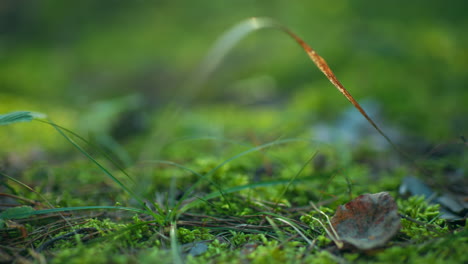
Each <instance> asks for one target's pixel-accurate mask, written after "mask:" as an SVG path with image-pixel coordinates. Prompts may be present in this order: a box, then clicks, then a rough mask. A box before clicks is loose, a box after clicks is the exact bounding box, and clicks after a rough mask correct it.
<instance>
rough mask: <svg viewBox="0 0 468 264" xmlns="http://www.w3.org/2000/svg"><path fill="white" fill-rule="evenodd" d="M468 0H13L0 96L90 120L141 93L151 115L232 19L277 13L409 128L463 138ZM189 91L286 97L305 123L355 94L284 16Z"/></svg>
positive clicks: (5, 108)
mask: <svg viewBox="0 0 468 264" xmlns="http://www.w3.org/2000/svg"><path fill="white" fill-rule="evenodd" d="M467 7H468V4H466V1H463V0H449V1H427V0H424V1H422V0H417V1H402V0H397V1H383V2H382V1H380V2H379V1H368V0H354V1H329V0H327V1H320V0H317V1H274V0H268V1H263V0H257V1H245V0H239V1H208V0H198V1H120V0H100V1H95V0H81V1H62V0H42V1H41V0H37V1H32V0H2V1H0V110H1V112H2V113H5V112H10V111H16V110H33V111H38V112H45V113H47V114H49V116H51V118H53V119H54V120H56V121H57V122H58V123H60V124H63V125H64V126H69V127H71V128H75V129H76V128H77V127H79V128H80V129H82V130H84V131H85V133H87V132H86V130H87V129H90V130H92V129H99V128H101V127H104V128H105V127H106V126H110V125H109V124H106V122H111V121H109V120H113V119H112V115H120V116H121V114H122V112H125V111H124V110H128V109H129V111H130V112H132V111H140V110H141V109H139V108H141V107H143V108H144V110H141V111H144V112H145V113H146V114H147V115H146V117H145V118H149V119H152V118H154V117H153V116H152V115H153V114H155V113H156V115H157V113H158V111H159V110H161V109H164V108H165V107H166V105H167V104H168V102H173V100H179V99H182V100H183V98H184V91H183V89H182V90H181V89H180V87H181V86H183V84H184V83H185V82H186V81H187V78H188V76H190V75H191V74H192V73H193V72H194V71H196V69H197V66H198V65H199V63H200V61H201V60H202V59H203V57H204V56H205V55H206V53H207V51H208V50H209V49H210V47H211V46H212V45H213V43H214V42H215V41H216V39H217V38H218V37H220V36H221V35H222V34H223V32H225V31H226V30H228V29H229V28H230V27H232V26H233V25H235V24H236V23H239V22H240V21H242V20H244V19H246V18H249V17H252V16H267V17H271V18H273V19H275V20H277V21H279V22H280V23H282V24H284V25H286V26H287V27H289V28H290V29H291V30H293V31H294V32H296V33H297V34H298V35H299V36H300V37H302V38H303V39H304V40H305V41H306V42H307V43H309V44H310V45H311V46H312V47H313V48H314V49H315V50H316V51H317V52H318V53H319V54H320V55H321V56H322V57H324V58H325V59H326V60H327V61H328V63H329V65H330V66H331V68H332V69H333V71H334V72H335V73H336V75H337V76H338V78H339V79H340V80H341V82H342V83H343V84H344V85H345V87H346V88H347V89H348V90H349V91H350V92H351V93H352V94H353V95H354V96H355V98H356V99H358V101H359V100H361V101H362V100H364V101H365V100H372V102H377V104H378V105H379V109H381V114H382V116H383V117H384V120H387V122H388V123H391V124H395V125H396V126H397V127H398V129H400V130H401V131H404V133H405V134H406V135H410V136H411V137H417V138H421V139H424V140H427V141H429V142H433V143H435V144H437V143H446V142H451V141H456V140H459V138H460V136H467V135H466V132H467V126H468V122H467V114H468V110H467V104H468V103H467V102H468V92H467V87H466V86H467V84H468V72H467V69H468V34H467V33H466V32H467V29H468V16H467V15H466V9H467ZM96 102H100V103H99V104H97V103H96ZM189 103H190V104H191V105H198V106H204V105H209V104H221V105H222V104H232V105H236V106H237V107H239V108H243V109H247V110H251V111H255V109H257V108H258V107H259V106H267V107H270V108H279V107H284V108H285V109H288V111H289V112H288V114H290V115H295V116H298V117H299V118H298V120H299V121H300V122H303V123H304V127H307V126H312V125H313V123H315V122H322V121H324V122H331V120H335V119H337V118H338V117H339V115H340V113H341V112H342V111H344V110H346V109H347V108H348V107H349V103H348V102H347V101H346V100H345V99H344V98H343V97H342V96H341V95H340V94H339V93H338V92H337V91H336V89H335V88H334V87H333V86H332V85H331V84H330V83H329V82H328V81H327V80H326V79H325V78H324V76H323V75H322V74H321V73H320V72H319V71H318V70H317V69H316V68H315V66H314V65H313V64H312V62H311V61H310V60H309V58H308V57H307V56H306V54H305V53H304V52H303V51H302V50H301V49H300V48H299V47H298V46H297V44H296V43H295V42H294V41H292V40H291V39H290V38H288V37H286V36H285V35H284V34H282V33H280V32H277V31H272V30H265V31H259V32H257V33H254V34H252V35H250V36H249V37H247V38H246V39H245V40H243V41H242V42H241V43H240V44H239V45H238V46H236V48H234V49H233V51H232V52H231V53H229V54H228V55H227V57H226V58H225V59H224V60H223V62H222V63H221V64H220V65H219V67H218V68H217V69H216V71H215V72H214V73H213V75H211V76H210V78H209V79H208V80H207V81H206V82H205V83H204V84H203V86H202V89H201V91H200V92H199V93H198V94H197V95H196V96H195V98H190V102H189ZM115 109H117V110H115ZM122 109H124V110H122ZM129 111H127V112H129ZM127 119H128V120H133V121H135V119H138V118H137V117H135V116H132V115H131V114H129V116H128V118H127ZM128 120H127V121H128ZM299 121H298V122H299ZM128 122H130V121H128ZM137 123H138V122H137ZM125 124H128V123H125ZM113 125H114V126H117V125H116V124H113ZM135 126H137V125H135ZM123 127H125V126H123ZM123 127H122V128H120V129H123ZM9 129H10V128H9ZM12 129H13V128H12ZM80 132H81V131H80ZM17 133H19V132H17V131H16V132H15V133H13V132H12V133H10V134H5V133H3V136H2V137H3V139H2V141H4V142H7V141H8V142H10V141H12V137H13V138H14V137H15V136H16V135H17ZM13 134H14V135H13ZM37 136H38V135H37V134H36V135H31V136H28V135H21V137H20V138H17V139H16V140H19V141H21V140H28V137H31V138H30V139H29V140H34V137H37ZM5 144H7V146H8V143H5ZM42 144H44V142H42ZM50 144H51V145H53V144H54V143H53V140H51V142H50Z"/></svg>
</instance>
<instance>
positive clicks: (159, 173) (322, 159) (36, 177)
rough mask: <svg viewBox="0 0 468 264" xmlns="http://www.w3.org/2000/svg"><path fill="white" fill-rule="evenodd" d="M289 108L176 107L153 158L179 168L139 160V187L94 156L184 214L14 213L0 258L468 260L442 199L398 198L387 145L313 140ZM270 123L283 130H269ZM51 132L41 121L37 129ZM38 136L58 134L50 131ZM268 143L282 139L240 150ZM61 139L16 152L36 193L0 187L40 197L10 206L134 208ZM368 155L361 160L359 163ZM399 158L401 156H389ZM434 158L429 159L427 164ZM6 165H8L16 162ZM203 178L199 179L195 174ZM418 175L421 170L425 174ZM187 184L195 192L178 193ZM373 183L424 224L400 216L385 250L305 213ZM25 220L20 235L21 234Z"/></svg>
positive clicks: (399, 164) (164, 208)
mask: <svg viewBox="0 0 468 264" xmlns="http://www.w3.org/2000/svg"><path fill="white" fill-rule="evenodd" d="M287 115H288V113H287V111H280V110H279V109H277V110H275V109H274V108H271V107H265V108H260V109H258V108H257V109H255V111H249V110H248V108H245V107H242V108H236V107H234V106H233V107H228V108H226V107H218V106H211V109H210V108H209V107H206V106H204V107H203V108H200V109H197V108H194V109H191V111H188V112H183V113H182V114H181V115H180V116H179V119H180V121H179V122H177V123H176V125H174V127H173V128H172V129H171V131H172V132H171V133H172V135H171V136H170V138H171V139H170V140H169V139H168V140H167V142H168V143H166V144H165V145H164V146H161V147H160V149H159V151H158V152H159V155H160V157H164V159H165V160H168V161H171V162H174V163H177V164H179V165H181V166H183V168H181V167H177V166H173V165H171V164H169V163H161V162H157V161H154V160H153V161H151V160H149V161H146V162H141V163H136V164H134V165H132V166H131V167H129V168H128V171H129V174H130V175H132V177H133V178H134V180H135V182H134V183H132V182H131V181H129V180H127V179H126V178H125V176H124V175H123V174H122V172H121V171H119V170H118V169H116V168H114V167H113V165H112V164H110V163H109V162H108V161H106V159H105V158H104V157H102V156H100V154H98V153H94V152H96V151H95V149H93V148H90V151H92V152H93V154H94V156H95V157H96V159H97V160H99V161H100V162H102V163H103V164H105V166H106V167H107V168H109V169H110V170H111V172H112V173H113V174H114V175H115V176H116V177H118V178H119V179H121V180H122V182H124V183H125V185H126V186H128V187H130V188H132V189H133V190H134V191H135V192H137V193H138V194H139V195H140V196H142V197H145V199H146V201H147V203H148V204H152V203H155V204H156V205H157V206H159V208H160V210H161V211H158V212H157V213H158V214H161V215H164V216H166V217H167V216H168V215H170V212H171V210H177V208H176V205H177V203H178V202H179V201H180V200H181V199H182V198H184V199H186V200H185V201H184V202H183V203H184V205H189V207H187V208H188V209H186V210H185V209H184V211H180V214H178V215H177V216H176V217H175V218H174V217H172V218H170V217H167V218H166V220H167V221H163V222H158V221H155V219H153V218H152V217H151V215H150V214H133V213H126V212H121V211H118V210H117V211H115V210H112V211H107V210H98V211H91V212H71V213H66V214H64V215H63V216H60V215H58V214H54V215H44V216H42V217H41V216H38V217H33V218H28V219H17V220H15V219H12V220H11V222H8V223H7V225H6V226H5V228H4V229H3V230H2V241H3V242H2V245H4V246H2V248H1V253H2V258H3V259H2V261H4V262H5V261H6V262H8V261H16V262H19V261H25V262H28V261H30V262H43V261H48V262H51V263H63V262H67V263H154V261H156V260H158V262H159V263H174V262H175V263H178V262H179V263H182V262H183V263H346V262H353V263H359V262H362V263H369V262H371V263H396V262H398V263H403V262H406V263H420V262H429V263H462V262H464V261H467V258H466V254H465V252H464V250H463V247H464V246H463V245H465V244H466V242H467V240H468V238H467V237H468V236H467V230H466V225H465V227H463V226H464V225H463V224H458V225H449V224H448V223H447V222H446V221H445V220H441V219H438V218H437V217H438V214H439V212H438V207H437V206H434V205H429V204H427V203H426V202H425V201H424V199H422V198H418V197H413V198H409V200H408V199H407V198H403V197H400V196H399V194H398V187H399V185H400V184H401V180H402V178H403V177H405V176H407V175H411V174H413V173H417V170H416V169H415V167H414V166H413V165H411V164H409V163H407V161H405V160H400V159H398V158H395V155H397V154H396V153H395V151H394V150H391V149H388V150H387V151H384V152H375V153H373V154H371V155H370V154H369V153H372V150H371V148H369V147H366V146H361V147H359V148H358V149H355V148H354V149H353V148H352V147H351V146H344V145H333V144H322V143H320V142H316V141H314V140H313V136H311V131H308V130H305V131H300V130H299V129H296V127H295V126H294V125H289V126H285V125H284V124H285V123H289V124H295V123H296V121H295V120H294V119H292V120H287V118H286V117H287ZM207 120H209V122H208V121H207ZM283 122H284V123H283ZM253 124H255V125H253ZM272 127H274V128H278V129H277V130H272V129H271V128H272ZM15 129H17V130H16V131H19V132H15V133H18V135H19V134H21V133H25V134H27V133H30V132H28V131H29V129H30V127H28V126H27V125H26V124H22V125H20V128H15ZM46 129H48V127H47V126H46V125H42V127H40V128H39V130H46ZM297 131H300V132H299V133H298V132H297ZM45 137H54V138H56V140H57V141H63V139H62V138H59V137H57V136H56V135H54V134H53V133H51V134H46V135H45ZM149 137H150V136H146V135H141V136H139V137H135V138H133V139H132V140H130V141H128V142H127V144H128V145H129V146H133V147H140V149H141V150H142V151H146V150H145V148H148V147H149V148H151V146H147V145H145V144H146V141H145V140H147V138H149ZM279 140H283V141H279ZM271 142H277V143H273V144H272V145H271V146H270V147H265V148H262V149H258V150H254V151H251V152H250V153H247V154H245V155H239V153H244V152H246V151H249V150H252V149H253V148H255V147H258V146H260V145H262V143H263V144H264V143H271ZM62 143H63V142H62ZM62 143H58V145H61V146H63V147H62V148H61V149H59V150H55V151H54V152H47V149H44V150H43V151H41V154H40V155H39V157H36V158H35V159H33V160H32V161H31V160H28V159H27V158H26V157H22V158H18V159H19V161H18V163H16V164H21V165H22V166H20V167H19V168H18V170H17V171H16V173H17V174H16V177H17V179H19V180H21V181H22V182H24V183H26V184H27V185H29V186H31V187H32V188H34V189H35V190H36V191H37V193H39V194H40V195H42V197H41V196H39V195H38V194H37V193H34V192H31V191H30V190H27V189H25V188H24V187H22V186H20V185H18V184H15V183H14V182H11V181H9V180H3V182H2V185H3V187H2V188H5V187H6V188H8V190H9V192H11V193H12V194H14V195H16V196H17V197H22V198H24V199H29V200H31V201H36V202H37V203H36V204H31V203H28V202H27V201H29V200H23V201H21V200H16V201H15V203H17V204H18V205H19V204H24V205H28V206H33V207H34V208H35V209H40V208H45V207H47V205H46V202H45V201H44V200H43V198H44V197H45V198H46V199H47V200H48V201H49V202H50V203H51V205H53V206H56V207H73V206H87V205H124V206H130V207H138V206H139V205H138V204H137V203H136V201H135V199H133V198H132V197H131V196H130V195H129V194H127V193H125V192H124V191H123V190H122V189H121V188H119V187H118V186H117V185H116V184H115V182H113V181H112V180H110V179H109V178H108V177H106V176H105V175H104V174H103V172H102V171H101V170H100V169H99V168H97V167H96V166H95V165H94V164H93V163H91V162H90V160H88V159H86V158H83V157H81V156H80V155H75V154H73V152H71V150H70V149H68V148H67V147H66V144H64V145H62ZM18 144H25V143H21V142H18ZM18 149H20V150H21V149H22V147H21V146H19V147H18ZM366 149H367V150H366ZM57 152H59V153H64V154H63V155H66V156H67V158H63V157H62V158H57V157H56V155H57V154H55V153H57ZM30 154H31V153H29V154H27V153H26V155H25V156H28V155H30ZM111 154H112V153H111ZM114 154H115V153H114ZM11 155H13V154H11ZM131 155H134V154H129V156H131ZM363 156H365V157H366V159H362V157H363ZM233 157H236V158H233ZM395 159H396V160H398V161H396V163H395ZM448 160H450V162H451V163H452V164H455V165H461V163H459V161H460V160H463V158H460V157H458V158H457V157H452V159H448ZM23 162H24V163H26V162H28V163H27V164H22V163H23ZM438 162H439V161H437V160H433V161H431V160H430V159H427V160H425V161H424V166H427V164H436V163H438ZM220 164H224V165H222V166H219V165H220ZM439 166H440V164H439ZM184 168H185V169H184ZM214 168H217V169H216V170H213V169H214ZM187 169H190V171H189V170H187ZM435 171H438V173H439V174H434V175H435V176H436V178H437V177H444V175H442V174H441V173H442V172H441V171H440V170H435ZM11 172H15V170H14V169H13V168H11ZM194 172H195V173H194ZM201 176H205V177H204V179H203V180H201V181H200V179H199V178H200V177H201ZM419 176H420V177H423V178H424V177H425V176H424V175H423V174H421V175H419ZM194 185H196V186H195V187H194V189H193V190H192V192H191V193H188V195H187V196H184V195H185V194H186V192H187V190H188V189H189V188H190V187H192V186H194ZM380 191H388V192H390V193H391V194H392V196H394V197H396V200H397V203H398V205H399V210H400V213H402V214H405V215H407V216H409V217H411V218H413V219H416V220H417V221H420V222H421V224H416V223H414V222H411V221H408V220H405V219H403V227H402V230H401V232H400V233H399V234H398V235H397V236H396V237H395V238H394V239H392V241H391V242H389V244H388V245H387V246H386V247H384V248H380V249H377V250H374V251H372V252H362V251H339V250H337V249H336V247H334V246H333V243H332V241H331V240H330V239H329V238H328V237H327V236H326V234H325V231H324V229H323V227H322V226H321V225H319V224H318V223H317V222H316V221H314V220H312V218H311V217H312V216H313V217H316V218H319V219H321V220H322V221H324V222H325V221H326V219H325V218H324V217H323V216H322V215H321V214H318V213H317V212H316V211H315V210H314V209H313V208H312V206H311V203H310V202H314V203H316V204H319V205H320V209H321V210H322V211H323V212H325V213H326V214H327V215H329V216H330V217H331V216H332V215H333V214H334V212H335V209H336V207H337V206H338V205H340V204H344V203H346V202H347V201H349V200H351V199H352V198H355V197H356V196H358V195H360V194H363V193H375V192H380ZM209 194H212V196H209ZM10 202H11V201H10ZM153 209H154V208H153ZM179 209H180V207H179ZM154 210H156V209H154ZM278 218H281V219H284V220H286V221H287V222H288V223H290V224H292V225H293V226H294V227H296V228H297V229H295V228H294V227H293V226H291V225H290V224H286V223H285V222H282V221H280V220H278ZM426 225H427V226H426ZM22 228H23V229H24V230H26V233H21V230H22ZM298 230H299V231H298ZM171 232H172V233H171ZM304 237H305V238H304ZM34 249H35V250H34Z"/></svg>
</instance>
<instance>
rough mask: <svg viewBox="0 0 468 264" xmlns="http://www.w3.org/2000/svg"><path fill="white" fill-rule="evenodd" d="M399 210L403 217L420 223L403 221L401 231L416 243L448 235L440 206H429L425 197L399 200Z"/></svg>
mask: <svg viewBox="0 0 468 264" xmlns="http://www.w3.org/2000/svg"><path fill="white" fill-rule="evenodd" d="M397 203H398V208H399V210H400V212H401V213H402V214H403V215H407V216H409V217H411V218H412V219H414V220H416V221H419V222H420V223H421V224H419V223H415V222H414V221H410V220H408V219H405V218H403V219H402V220H401V224H402V229H401V231H402V232H403V233H404V234H406V235H407V236H409V237H410V239H412V240H414V241H416V242H422V241H426V240H427V239H431V238H435V237H440V236H444V235H446V234H447V233H448V232H449V230H448V226H447V225H446V223H445V220H443V219H440V218H439V215H440V212H439V207H440V206H439V205H438V204H429V203H427V202H426V200H425V198H424V197H423V196H412V197H410V198H409V199H408V200H400V199H399V200H397Z"/></svg>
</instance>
